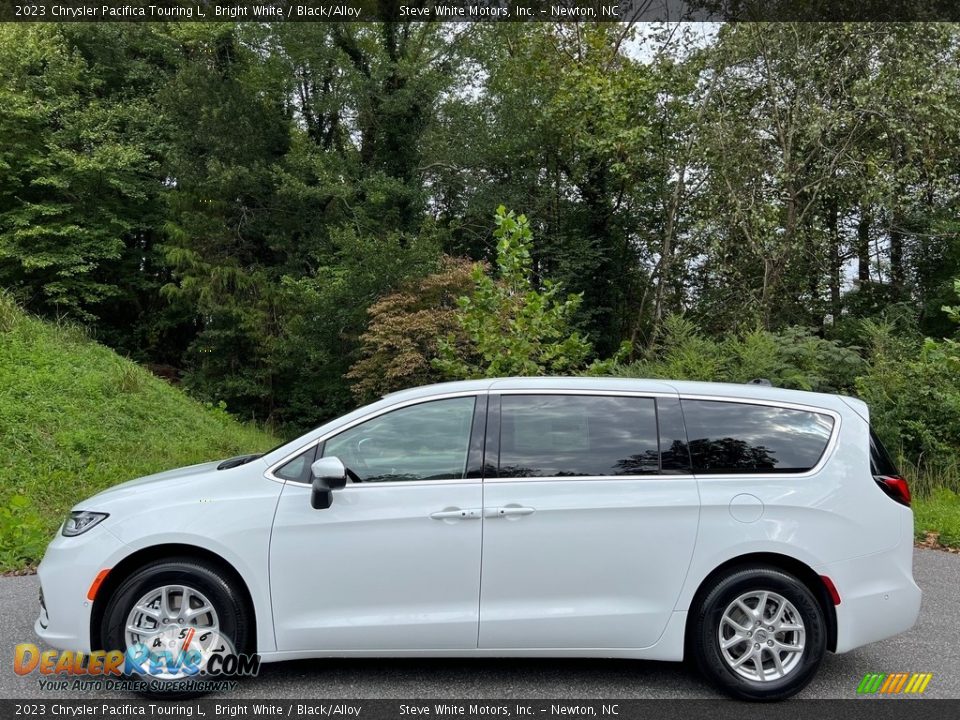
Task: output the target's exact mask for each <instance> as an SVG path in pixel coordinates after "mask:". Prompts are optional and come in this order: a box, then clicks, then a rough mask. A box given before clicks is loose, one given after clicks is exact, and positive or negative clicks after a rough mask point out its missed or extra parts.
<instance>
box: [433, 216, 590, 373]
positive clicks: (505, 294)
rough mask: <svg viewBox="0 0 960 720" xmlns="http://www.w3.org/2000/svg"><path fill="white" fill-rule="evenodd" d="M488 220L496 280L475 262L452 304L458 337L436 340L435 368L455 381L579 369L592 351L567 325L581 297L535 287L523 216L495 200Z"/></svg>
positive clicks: (546, 284) (552, 286)
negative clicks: (469, 281) (468, 283)
mask: <svg viewBox="0 0 960 720" xmlns="http://www.w3.org/2000/svg"><path fill="white" fill-rule="evenodd" d="M495 220H496V224H497V228H496V230H494V233H493V235H494V237H495V238H497V277H496V278H494V277H492V276H491V275H490V274H488V273H487V272H485V270H484V267H483V266H482V265H476V266H475V267H474V269H473V282H474V288H473V290H472V292H471V293H470V294H469V295H466V296H464V297H461V298H460V300H459V302H458V306H459V307H458V312H457V316H456V319H457V321H458V322H459V324H460V326H461V328H462V331H463V332H462V335H463V337H459V338H458V337H457V336H456V335H455V334H454V333H450V334H449V335H448V336H447V337H446V338H445V339H443V340H441V342H440V343H439V344H438V350H439V357H438V358H436V359H435V360H434V361H433V363H434V366H435V367H436V368H437V369H438V370H440V371H441V372H442V373H443V374H444V376H445V377H447V378H449V379H457V380H460V379H464V378H475V377H498V376H503V375H546V374H562V373H569V372H578V371H580V370H584V369H585V367H586V362H587V359H588V358H589V357H590V355H591V353H592V351H593V348H592V346H591V344H590V342H589V341H588V340H587V339H586V338H585V337H583V336H582V335H581V334H580V333H579V332H577V330H576V329H575V328H574V325H573V318H574V315H575V314H576V312H577V309H578V308H579V307H580V302H581V300H582V299H583V298H582V296H581V295H566V296H565V295H564V294H563V288H562V287H561V286H560V285H558V284H556V283H554V282H552V281H550V280H543V281H542V283H541V285H542V287H541V288H537V287H536V286H535V285H534V283H533V260H532V259H531V256H530V248H531V246H532V243H533V234H532V233H531V231H530V225H529V223H528V222H527V218H526V216H524V215H520V216H517V215H515V214H514V213H513V212H512V211H510V212H508V211H507V209H506V208H504V207H503V206H502V205H501V206H500V207H499V208H498V209H497V213H496V217H495Z"/></svg>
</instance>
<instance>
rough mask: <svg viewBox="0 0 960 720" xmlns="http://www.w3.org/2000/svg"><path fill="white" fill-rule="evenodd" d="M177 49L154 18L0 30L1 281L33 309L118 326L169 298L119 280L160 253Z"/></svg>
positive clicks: (147, 284)
mask: <svg viewBox="0 0 960 720" xmlns="http://www.w3.org/2000/svg"><path fill="white" fill-rule="evenodd" d="M169 52H170V47H169V43H168V41H167V39H166V37H165V36H164V34H163V32H162V30H159V29H157V28H155V27H151V26H148V25H143V26H139V27H137V28H123V27H121V26H117V25H95V24H66V25H63V26H55V25H10V26H5V27H3V28H0V137H3V143H2V144H0V283H2V284H3V285H5V286H8V287H11V288H12V289H13V292H14V295H15V296H16V297H17V299H18V300H20V301H21V302H23V303H24V304H25V305H26V307H28V308H29V309H31V310H34V311H37V312H42V313H46V314H62V315H70V316H72V317H73V318H75V319H76V318H79V319H84V320H88V321H93V320H97V319H99V320H101V321H103V320H106V321H107V322H109V318H105V317H104V316H105V315H106V314H107V312H109V311H110V310H111V309H113V308H114V307H115V306H114V305H112V304H111V305H108V306H106V308H105V307H103V306H102V303H104V301H116V302H119V303H120V304H121V305H123V304H126V305H127V306H128V307H130V306H133V307H136V306H139V305H140V301H141V300H142V299H143V294H144V292H145V291H146V292H148V293H152V295H153V297H156V296H157V295H156V294H157V290H158V286H159V283H157V282H154V281H153V280H152V279H151V278H150V277H149V276H146V275H144V276H143V280H144V282H142V283H141V282H137V280H136V279H132V282H129V283H127V282H125V280H126V279H127V278H124V280H118V276H119V275H120V272H119V271H120V269H121V268H125V267H127V266H128V265H130V264H132V265H133V266H134V267H139V265H140V264H141V262H142V261H145V262H146V264H147V267H149V268H151V269H152V268H153V267H154V266H153V261H154V260H155V259H156V258H155V256H154V254H153V252H152V248H153V244H154V242H155V239H156V229H157V227H158V226H159V224H160V220H159V214H160V212H161V201H160V194H161V191H162V180H163V177H162V172H161V167H160V159H159V157H158V152H159V149H160V148H162V147H163V145H164V142H165V135H164V133H163V131H162V128H161V123H160V120H159V119H158V117H157V115H156V112H155V108H154V103H153V99H154V95H155V93H156V92H157V89H158V87H159V86H160V85H161V84H162V82H163V81H164V79H165V77H166V76H167V74H168V72H169V69H170V55H169ZM138 319H139V318H138Z"/></svg>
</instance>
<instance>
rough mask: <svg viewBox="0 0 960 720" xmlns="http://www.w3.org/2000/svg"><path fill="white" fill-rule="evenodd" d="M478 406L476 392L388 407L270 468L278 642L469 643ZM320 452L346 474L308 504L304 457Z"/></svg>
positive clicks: (476, 555)
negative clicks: (319, 502)
mask: <svg viewBox="0 0 960 720" xmlns="http://www.w3.org/2000/svg"><path fill="white" fill-rule="evenodd" d="M485 410H486V397H485V396H484V395H476V394H471V395H462V396H456V397H444V398H440V399H433V400H428V401H417V402H414V403H412V404H407V405H404V406H403V407H397V408H391V409H388V410H387V411H385V412H381V413H380V414H378V415H377V416H375V417H370V418H365V419H363V420H362V421H360V422H358V423H355V424H353V425H351V426H350V427H348V428H347V429H344V430H340V431H339V432H337V434H336V435H334V436H332V437H328V438H324V439H322V441H321V442H320V443H319V444H317V445H316V446H315V447H314V448H313V449H312V450H313V452H312V453H311V449H310V448H307V449H306V450H305V451H304V453H302V454H301V455H300V456H298V457H296V458H293V459H291V460H289V461H288V462H287V463H284V465H283V466H282V467H278V468H277V469H276V471H275V473H274V474H275V475H276V476H277V477H278V478H281V479H283V480H284V481H285V485H284V488H283V492H282V493H281V496H280V500H279V503H278V506H277V513H276V517H275V519H274V526H273V534H272V539H271V543H270V586H271V592H272V596H273V614H274V627H275V628H276V638H277V648H278V650H280V651H293V650H304V651H339V650H409V649H464V648H475V647H476V645H477V624H478V602H479V593H480V550H481V525H482V520H481V508H482V497H483V490H482V486H481V480H480V475H481V472H480V462H481V460H482V458H481V455H480V453H481V451H482V442H483V432H484V428H483V426H484V422H485ZM321 456H322V457H331V456H336V457H338V458H340V460H341V461H342V462H343V463H344V465H345V466H346V467H347V468H348V469H349V470H350V471H351V472H352V473H353V475H354V479H352V480H351V481H349V482H348V483H347V485H346V487H344V488H341V489H338V490H334V492H333V504H332V505H331V507H329V508H327V509H324V510H314V509H313V508H312V507H311V504H310V492H311V490H310V486H309V484H308V483H309V465H310V463H311V462H312V461H313V459H314V457H321Z"/></svg>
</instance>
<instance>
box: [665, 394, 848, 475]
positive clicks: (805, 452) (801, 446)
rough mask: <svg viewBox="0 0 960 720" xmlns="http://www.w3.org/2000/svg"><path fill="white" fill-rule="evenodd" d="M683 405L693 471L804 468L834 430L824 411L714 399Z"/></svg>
mask: <svg viewBox="0 0 960 720" xmlns="http://www.w3.org/2000/svg"><path fill="white" fill-rule="evenodd" d="M682 403H683V416H684V419H685V420H686V424H687V436H688V437H689V439H690V456H691V460H692V461H693V471H694V472H695V473H702V474H720V473H736V474H741V473H795V472H806V471H807V470H810V469H811V468H813V467H814V466H815V465H816V464H817V462H819V460H820V457H821V456H822V455H823V452H824V450H826V448H827V443H828V442H829V440H830V434H831V433H832V432H833V418H832V417H830V416H829V415H827V414H825V413H816V412H809V411H806V410H793V409H790V408H782V407H774V406H771V405H753V404H748V403H736V402H722V401H717V400H683V401H682Z"/></svg>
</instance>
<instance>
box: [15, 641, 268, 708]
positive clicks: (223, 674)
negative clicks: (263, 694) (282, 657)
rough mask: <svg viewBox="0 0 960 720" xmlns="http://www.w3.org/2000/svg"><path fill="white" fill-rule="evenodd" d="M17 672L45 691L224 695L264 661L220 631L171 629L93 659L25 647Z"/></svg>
mask: <svg viewBox="0 0 960 720" xmlns="http://www.w3.org/2000/svg"><path fill="white" fill-rule="evenodd" d="M13 669H14V672H15V673H16V674H17V675H27V674H30V673H38V674H39V675H40V676H41V677H40V680H39V683H40V686H41V689H44V690H83V689H96V690H104V689H112V690H132V691H147V690H149V691H154V692H156V691H162V690H164V689H170V690H177V691H184V690H191V691H223V690H232V689H233V688H234V686H235V685H236V683H235V682H234V681H231V680H229V678H233V677H238V676H254V675H256V674H257V673H258V672H259V670H260V657H259V656H258V655H251V654H247V653H237V652H235V651H234V649H233V646H232V644H231V643H230V641H229V640H227V639H226V638H224V637H222V636H221V635H220V634H219V633H217V632H216V631H215V630H200V629H197V628H192V627H188V628H177V627H171V628H168V629H165V630H163V631H162V632H157V633H156V634H155V635H154V636H153V637H151V638H150V639H148V640H146V641H143V642H138V643H135V644H134V645H131V646H130V647H129V648H127V650H126V651H121V650H107V651H96V652H93V653H90V654H89V655H84V654H83V653H75V652H67V651H63V652H60V651H57V650H45V651H41V650H40V649H39V648H38V647H37V646H36V645H34V644H32V643H21V644H20V645H17V646H16V648H15V649H14V657H13Z"/></svg>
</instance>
